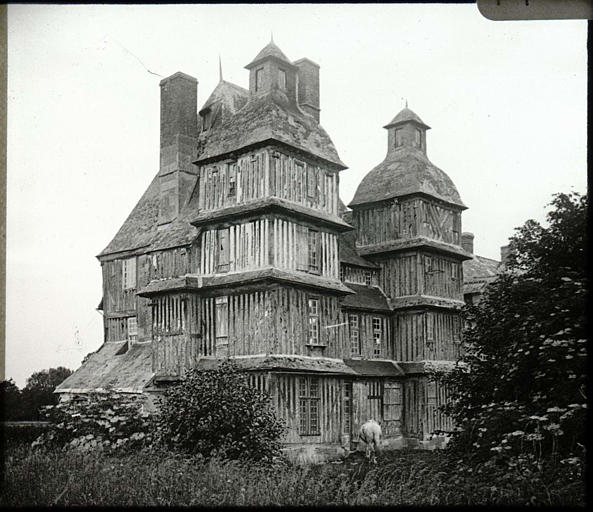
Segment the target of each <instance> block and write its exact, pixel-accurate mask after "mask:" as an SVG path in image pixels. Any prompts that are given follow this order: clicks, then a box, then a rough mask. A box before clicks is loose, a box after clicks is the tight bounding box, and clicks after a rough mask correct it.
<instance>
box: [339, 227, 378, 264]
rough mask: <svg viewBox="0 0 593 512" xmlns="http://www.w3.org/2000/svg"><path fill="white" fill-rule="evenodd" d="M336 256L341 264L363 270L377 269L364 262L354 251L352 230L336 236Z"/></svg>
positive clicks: (354, 241) (354, 242)
mask: <svg viewBox="0 0 593 512" xmlns="http://www.w3.org/2000/svg"><path fill="white" fill-rule="evenodd" d="M338 254H339V256H340V261H341V262H342V263H347V264H348V265H354V266H357V267H364V268H378V267H377V265H375V264H374V263H371V262H370V261H368V260H365V259H364V258H363V257H362V256H360V255H359V254H358V252H357V250H356V233H355V232H354V230H352V231H346V232H344V233H340V234H339V235H338Z"/></svg>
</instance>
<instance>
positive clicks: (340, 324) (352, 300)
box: [57, 42, 483, 452]
mask: <svg viewBox="0 0 593 512" xmlns="http://www.w3.org/2000/svg"><path fill="white" fill-rule="evenodd" d="M245 67H246V69H247V70H248V72H249V88H248V89H244V88H242V87H239V86H237V85H234V84H231V83H229V82H227V81H224V80H222V76H221V79H220V82H219V83H218V85H217V86H216V88H215V89H214V91H213V92H212V93H211V95H210V96H209V97H208V99H207V100H206V102H205V103H204V104H203V106H202V107H201V108H200V109H198V105H197V80H196V79H195V78H193V77H191V76H189V75H186V74H184V73H180V72H179V73H175V74H174V75H172V76H170V77H168V78H165V79H164V80H162V81H161V83H160V87H161V107H160V108H161V140H160V166H159V171H158V173H157V174H156V176H154V178H153V180H152V182H151V183H150V185H149V187H148V189H147V190H146V192H145V193H144V195H143V196H142V197H141V199H140V201H139V202H138V204H137V205H136V207H135V208H134V209H133V210H132V212H131V213H130V215H129V216H128V218H127V219H126V221H125V222H124V224H123V225H122V227H121V229H120V230H119V231H118V232H117V234H116V235H115V237H114V238H113V240H112V241H111V242H110V243H109V244H108V246H107V247H106V248H105V249H104V250H103V251H102V252H101V253H100V254H99V255H98V259H99V261H100V263H101V267H102V271H103V298H102V300H101V304H100V310H101V311H102V313H103V318H104V344H103V345H102V346H101V348H100V349H99V350H98V351H97V352H95V353H93V354H92V355H90V356H89V357H88V358H86V360H85V362H84V363H83V365H82V366H81V368H79V369H78V370H77V371H76V372H75V373H74V374H73V375H72V376H71V377H69V378H68V379H66V381H65V382H64V383H63V384H62V385H60V386H59V388H58V390H57V392H59V393H61V394H62V396H63V398H64V399H67V398H68V397H71V396H73V395H77V394H85V393H89V392H91V391H104V392H120V393H133V394H136V395H138V397H139V398H145V399H146V400H147V404H150V399H151V397H154V396H155V395H158V394H159V393H162V391H163V389H165V388H166V386H167V385H170V384H171V383H173V382H177V381H179V380H180V379H182V378H183V375H184V372H185V371H186V370H187V369H188V368H192V367H197V368H211V367H214V366H215V365H217V364H219V363H220V361H222V360H223V359H225V358H232V359H234V360H235V361H236V363H237V364H238V365H239V366H240V367H241V368H244V369H245V370H246V371H248V372H249V375H250V379H251V382H252V383H253V385H254V386H258V387H260V388H262V389H265V390H266V391H268V392H269V393H270V395H271V397H272V400H273V403H274V405H275V407H276V409H277V412H278V414H279V416H280V417H282V418H283V419H285V420H286V422H287V425H288V427H289V428H288V433H287V435H286V439H285V442H286V447H287V450H292V451H294V452H299V451H305V452H311V451H320V452H323V451H324V450H329V451H330V452H331V451H334V452H336V451H340V450H344V449H345V450H349V449H352V448H355V447H356V442H357V432H358V428H359V425H360V424H361V423H363V422H365V421H366V420H368V419H370V418H374V419H375V420H377V421H378V422H380V423H381V424H382V426H383V431H384V434H385V438H386V440H387V443H388V444H389V445H390V446H393V447H398V446H399V447H403V446H410V445H413V446H418V445H421V446H422V445H427V444H430V442H431V441H430V439H431V435H432V433H433V432H434V431H435V430H450V429H451V428H452V425H451V422H450V420H449V419H448V418H446V417H445V416H443V415H442V414H441V413H440V412H439V410H438V406H439V405H441V404H442V403H443V402H444V401H445V400H446V390H445V389H442V388H440V387H439V386H438V385H437V384H435V383H434V382H431V381H430V380H429V378H428V377H427V373H428V372H429V370H430V369H431V368H433V367H435V366H441V367H443V366H444V367H447V366H448V365H451V364H454V362H455V361H456V359H457V358H458V357H459V355H460V341H461V330H462V326H461V319H460V314H459V312H460V308H461V306H462V305H463V300H464V269H465V266H466V265H467V264H466V263H465V262H466V261H470V262H472V261H474V260H475V259H476V258H475V256H474V255H473V254H472V252H473V251H469V250H467V247H465V248H464V246H463V243H462V232H461V215H462V212H463V210H464V209H465V208H466V206H465V205H464V204H463V202H462V200H461V198H460V196H459V194H458V192H457V189H456V187H455V185H454V184H453V182H452V181H451V179H450V178H449V177H448V176H447V174H445V173H444V172H443V171H442V170H440V169H439V168H438V167H436V166H435V165H434V164H432V163H431V162H430V160H429V159H428V156H427V137H426V132H427V130H428V129H429V126H428V125H426V124H425V123H424V122H423V121H422V120H421V119H420V118H419V117H418V116H417V115H416V114H415V113H414V112H412V111H411V110H410V109H408V108H407V107H406V108H405V109H403V110H402V111H401V112H400V113H399V114H397V115H396V116H395V117H394V118H393V120H392V121H391V122H390V123H389V124H387V125H386V126H385V129H386V130H387V133H386V144H387V152H386V156H385V158H384V160H383V161H382V162H381V163H380V164H379V165H377V166H376V167H375V168H374V169H372V170H371V171H370V172H368V174H366V176H365V177H364V178H363V180H362V182H361V183H360V186H359V187H358V189H357V191H356V194H355V196H354V199H353V200H352V202H351V203H350V205H349V206H350V209H348V208H346V207H345V205H344V204H343V203H342V202H341V200H340V198H339V183H340V173H341V172H342V171H344V170H345V169H346V165H345V164H344V163H343V162H342V161H341V159H340V157H339V156H338V153H337V151H336V149H335V147H334V145H333V143H332V141H331V139H330V137H329V136H328V134H327V133H326V132H325V130H324V129H323V128H322V127H321V125H320V104H319V66H318V65H317V64H315V63H314V62H313V61H311V60H309V59H307V58H303V59H300V60H297V61H290V60H289V59H288V58H287V57H286V56H285V55H284V53H283V52H282V51H281V50H280V49H279V48H278V47H277V46H276V45H275V44H274V43H273V42H271V43H270V44H268V45H267V46H266V47H265V48H264V49H262V51H261V52H260V53H259V54H258V55H257V56H256V57H255V59H253V61H252V62H250V63H249V64H248V65H247V66H245ZM471 270H472V271H473V273H474V274H479V273H480V272H481V270H483V268H482V267H480V266H479V265H473V267H472V269H471ZM478 277H479V276H478ZM468 293H469V292H468Z"/></svg>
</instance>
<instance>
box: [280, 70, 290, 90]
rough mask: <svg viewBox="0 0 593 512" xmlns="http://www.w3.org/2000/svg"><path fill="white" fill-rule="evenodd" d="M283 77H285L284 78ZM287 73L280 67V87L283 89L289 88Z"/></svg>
mask: <svg viewBox="0 0 593 512" xmlns="http://www.w3.org/2000/svg"><path fill="white" fill-rule="evenodd" d="M282 77H283V78H282ZM287 78H288V77H287V75H286V70H285V69H282V68H278V87H279V88H280V89H282V90H283V91H286V89H287V83H288V82H287Z"/></svg>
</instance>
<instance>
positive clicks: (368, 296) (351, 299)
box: [342, 283, 391, 312]
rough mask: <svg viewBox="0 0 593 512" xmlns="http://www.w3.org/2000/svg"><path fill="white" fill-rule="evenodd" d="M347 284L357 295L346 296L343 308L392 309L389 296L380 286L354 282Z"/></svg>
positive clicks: (388, 310)
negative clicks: (388, 300) (388, 299)
mask: <svg viewBox="0 0 593 512" xmlns="http://www.w3.org/2000/svg"><path fill="white" fill-rule="evenodd" d="M346 286H348V288H350V289H351V290H352V291H353V292H355V295H348V296H347V297H345V298H344V300H343V301H342V307H343V308H352V309H365V310H369V311H384V312H390V311H391V307H390V306H389V302H387V297H386V296H385V294H384V293H383V292H382V291H381V289H380V288H377V287H375V286H365V285H362V284H354V283H346Z"/></svg>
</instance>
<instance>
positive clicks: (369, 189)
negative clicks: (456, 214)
mask: <svg viewBox="0 0 593 512" xmlns="http://www.w3.org/2000/svg"><path fill="white" fill-rule="evenodd" d="M415 193H422V194H428V195H430V196H432V197H435V198H437V199H440V200H442V201H445V202H446V203H449V204H453V205H456V206H459V207H461V208H464V209H465V208H466V206H465V205H464V204H463V201H462V200H461V197H459V192H457V188H456V187H455V184H454V183H453V181H452V180H451V178H449V176H447V174H445V172H443V171H442V170H441V169H439V168H438V167H437V166H436V165H434V164H433V163H432V162H431V161H430V160H429V159H428V158H427V157H426V155H425V154H424V153H423V152H422V151H421V150H419V149H417V148H412V147H402V148H401V149H399V150H397V151H391V152H389V153H388V154H387V156H386V157H385V160H383V162H381V163H380V164H379V165H377V166H376V167H375V168H374V169H373V170H372V171H371V172H369V173H368V174H367V175H366V176H365V177H364V178H363V180H362V181H361V182H360V185H359V186H358V188H357V189H356V193H355V194H354V199H353V200H352V202H351V203H350V204H349V205H348V206H350V207H352V206H356V205H361V204H364V203H373V202H375V201H383V200H386V199H392V198H395V197H401V196H405V195H409V194H415Z"/></svg>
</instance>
